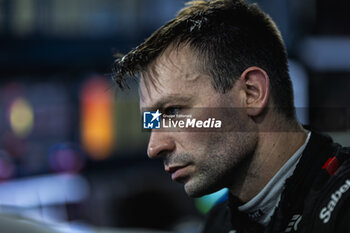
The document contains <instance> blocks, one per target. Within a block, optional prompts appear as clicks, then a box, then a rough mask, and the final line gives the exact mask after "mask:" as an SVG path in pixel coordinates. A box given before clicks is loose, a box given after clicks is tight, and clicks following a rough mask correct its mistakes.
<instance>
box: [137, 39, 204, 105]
mask: <svg viewBox="0 0 350 233" xmlns="http://www.w3.org/2000/svg"><path fill="white" fill-rule="evenodd" d="M208 86H210V87H211V83H210V78H209V77H208V76H207V75H205V74H204V73H203V72H200V61H199V60H198V56H196V55H195V54H194V53H193V52H192V51H191V49H190V48H189V47H188V46H182V47H179V48H173V47H169V48H168V49H166V50H165V51H164V53H162V54H161V55H160V56H159V57H158V58H157V59H156V60H155V61H154V62H153V63H152V64H150V66H149V67H148V69H147V71H145V72H143V73H142V74H141V78H140V87H139V93H140V104H141V107H153V106H154V105H155V103H156V102H159V101H161V100H162V99H166V98H169V97H172V98H175V97H177V96H178V97H179V98H187V97H190V96H196V95H198V94H199V93H198V91H199V90H200V89H202V88H204V87H206V88H208Z"/></svg>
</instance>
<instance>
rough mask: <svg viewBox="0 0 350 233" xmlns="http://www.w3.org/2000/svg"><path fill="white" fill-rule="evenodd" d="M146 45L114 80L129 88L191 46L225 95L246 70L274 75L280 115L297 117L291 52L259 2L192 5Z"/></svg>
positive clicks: (119, 66) (121, 61) (121, 62)
mask: <svg viewBox="0 0 350 233" xmlns="http://www.w3.org/2000/svg"><path fill="white" fill-rule="evenodd" d="M187 4H188V6H187V7H185V8H183V9H182V10H181V11H180V12H179V13H178V14H177V16H176V17H175V18H174V19H172V20H170V21H169V22H168V23H166V24H165V25H164V26H162V27H161V28H159V29H158V30H157V31H155V32H154V33H153V34H152V35H151V36H150V37H149V38H148V39H146V40H145V42H143V43H142V44H141V45H139V46H137V47H136V48H135V49H133V50H131V51H130V52H129V53H128V54H127V55H125V56H123V57H119V58H117V59H116V60H115V62H114V67H113V79H114V81H115V82H116V83H117V84H118V85H119V87H121V88H124V87H125V86H126V79H127V77H128V76H131V77H135V76H136V75H137V74H138V73H142V72H144V71H146V70H147V68H148V65H150V63H151V62H152V61H154V60H155V59H156V58H157V57H158V56H160V55H161V54H162V53H163V52H164V51H165V49H166V48H168V47H169V46H170V45H175V46H180V45H189V46H190V48H191V49H192V50H193V52H194V54H196V55H197V56H198V57H200V59H199V60H201V62H202V64H203V70H204V71H205V72H206V73H207V74H209V75H210V76H211V78H212V85H213V87H214V88H215V89H216V90H217V91H220V92H223V93H224V92H226V91H228V90H230V89H231V88H232V87H233V85H234V83H235V81H236V80H237V79H238V78H239V77H240V75H241V74H242V72H243V71H244V70H245V69H247V68H248V67H251V66H258V67H260V68H262V69H264V70H265V71H266V73H267V74H268V75H269V77H270V92H271V96H272V99H273V102H274V104H275V107H276V108H277V109H278V110H279V112H281V113H283V114H284V115H285V116H287V117H288V118H294V117H295V109H294V102H293V89H292V83H291V80H290V77H289V74H288V62H287V52H286V49H285V46H284V43H283V40H282V37H281V34H280V32H279V30H278V29H277V26H276V25H275V23H274V22H273V21H272V19H271V18H270V17H269V16H268V15H267V14H265V13H264V12H263V11H262V10H260V8H259V7H258V6H257V5H256V4H248V3H246V2H245V1H244V0H212V1H205V0H200V1H192V2H189V3H187Z"/></svg>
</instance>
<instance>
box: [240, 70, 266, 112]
mask: <svg viewBox="0 0 350 233" xmlns="http://www.w3.org/2000/svg"><path fill="white" fill-rule="evenodd" d="M240 79H241V82H242V84H243V89H244V92H245V97H246V98H245V106H246V108H247V113H248V115H249V116H257V115H259V114H260V113H261V112H262V111H263V110H264V108H265V107H266V106H267V101H268V97H269V87H270V85H269V84H270V82H269V77H268V75H267V74H266V72H265V71H264V70H263V69H261V68H259V67H256V66H253V67H249V68H248V69H246V70H245V71H244V72H243V73H242V75H241V77H240Z"/></svg>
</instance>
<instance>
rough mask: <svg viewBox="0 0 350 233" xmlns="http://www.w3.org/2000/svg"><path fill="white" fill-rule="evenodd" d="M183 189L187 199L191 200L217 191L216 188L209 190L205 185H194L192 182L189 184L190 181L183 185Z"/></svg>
mask: <svg viewBox="0 0 350 233" xmlns="http://www.w3.org/2000/svg"><path fill="white" fill-rule="evenodd" d="M184 189H185V192H186V194H187V195H188V196H189V197H193V198H196V197H202V196H204V195H207V194H211V193H213V192H216V191H218V190H219V189H216V188H210V187H209V186H207V185H198V184H194V183H193V182H190V181H188V182H186V183H185V185H184Z"/></svg>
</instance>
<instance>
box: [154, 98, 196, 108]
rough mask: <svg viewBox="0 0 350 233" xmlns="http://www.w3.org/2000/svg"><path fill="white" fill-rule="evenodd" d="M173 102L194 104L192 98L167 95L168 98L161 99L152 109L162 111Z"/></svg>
mask: <svg viewBox="0 0 350 233" xmlns="http://www.w3.org/2000/svg"><path fill="white" fill-rule="evenodd" d="M171 102H173V103H176V104H182V103H186V104H188V103H189V102H192V97H186V96H178V95H167V96H165V97H163V98H161V99H160V100H158V101H157V102H156V103H155V104H154V105H153V106H152V108H156V109H162V108H164V106H165V105H166V104H169V103H171Z"/></svg>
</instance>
